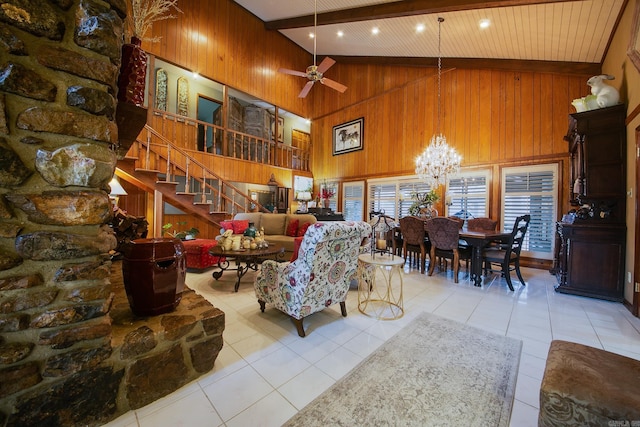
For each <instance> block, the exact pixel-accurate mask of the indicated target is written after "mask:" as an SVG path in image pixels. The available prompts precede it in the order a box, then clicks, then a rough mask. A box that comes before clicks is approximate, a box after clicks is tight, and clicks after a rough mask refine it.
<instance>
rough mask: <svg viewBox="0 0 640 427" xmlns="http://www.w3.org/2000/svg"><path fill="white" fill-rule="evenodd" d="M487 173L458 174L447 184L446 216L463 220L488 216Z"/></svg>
mask: <svg viewBox="0 0 640 427" xmlns="http://www.w3.org/2000/svg"><path fill="white" fill-rule="evenodd" d="M488 175H489V171H481V172H476V173H469V174H459V175H457V176H455V177H453V178H451V179H450V180H449V182H448V183H447V199H448V200H447V201H448V202H449V203H450V205H449V206H448V207H447V215H449V216H457V217H459V218H463V219H465V220H467V219H469V218H483V217H487V216H488V212H487V203H488V198H489V192H488V190H487V181H488Z"/></svg>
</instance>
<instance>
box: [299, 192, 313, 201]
mask: <svg viewBox="0 0 640 427" xmlns="http://www.w3.org/2000/svg"><path fill="white" fill-rule="evenodd" d="M298 200H300V201H303V202H307V201H309V200H311V193H310V192H309V191H299V192H298Z"/></svg>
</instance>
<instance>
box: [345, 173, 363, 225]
mask: <svg viewBox="0 0 640 427" xmlns="http://www.w3.org/2000/svg"><path fill="white" fill-rule="evenodd" d="M342 215H343V216H344V219H345V220H346V221H363V220H364V181H354V182H348V183H345V184H343V185H342Z"/></svg>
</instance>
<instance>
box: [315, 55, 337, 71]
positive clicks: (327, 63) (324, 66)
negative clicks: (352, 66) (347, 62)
mask: <svg viewBox="0 0 640 427" xmlns="http://www.w3.org/2000/svg"><path fill="white" fill-rule="evenodd" d="M335 63H336V61H335V59H331V58H329V57H328V56H326V57H325V58H324V59H323V60H322V62H321V63H320V65H318V72H319V73H324V72H325V71H327V70H328V69H329V68H330V67H331V66H332V65H333V64H335Z"/></svg>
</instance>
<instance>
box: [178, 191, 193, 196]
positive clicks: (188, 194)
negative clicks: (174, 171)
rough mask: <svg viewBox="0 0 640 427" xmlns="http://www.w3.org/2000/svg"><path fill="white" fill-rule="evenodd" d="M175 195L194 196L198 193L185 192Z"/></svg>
mask: <svg viewBox="0 0 640 427" xmlns="http://www.w3.org/2000/svg"><path fill="white" fill-rule="evenodd" d="M176 194H178V195H180V196H196V195H197V194H198V193H187V192H185V191H176Z"/></svg>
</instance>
